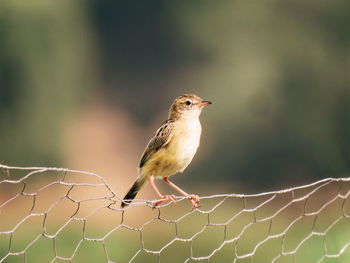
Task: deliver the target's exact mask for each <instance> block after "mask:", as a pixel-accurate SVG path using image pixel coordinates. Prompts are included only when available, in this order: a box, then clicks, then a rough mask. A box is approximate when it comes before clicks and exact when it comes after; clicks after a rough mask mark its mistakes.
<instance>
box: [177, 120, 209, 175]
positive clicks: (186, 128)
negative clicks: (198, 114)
mask: <svg viewBox="0 0 350 263" xmlns="http://www.w3.org/2000/svg"><path fill="white" fill-rule="evenodd" d="M176 128H178V129H177V131H176V134H175V141H174V143H175V148H176V153H175V155H176V159H177V162H178V163H179V165H180V166H182V167H181V169H180V171H183V170H184V169H185V168H186V167H187V166H188V165H189V164H190V162H191V161H192V159H193V157H194V155H195V154H196V151H197V148H198V146H199V141H200V136H201V132H202V128H201V125H200V122H199V120H198V119H197V120H195V121H190V122H184V123H181V124H179V126H178V127H176Z"/></svg>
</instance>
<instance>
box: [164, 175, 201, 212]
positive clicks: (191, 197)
mask: <svg viewBox="0 0 350 263" xmlns="http://www.w3.org/2000/svg"><path fill="white" fill-rule="evenodd" d="M163 181H164V182H165V183H167V184H168V185H169V186H170V187H172V188H174V189H175V190H176V191H177V192H179V193H180V194H182V195H184V196H186V197H187V198H188V199H189V200H190V202H191V204H192V208H193V209H194V208H199V205H198V203H199V196H198V195H191V194H188V193H186V192H185V191H184V190H182V189H180V188H179V187H178V186H177V185H175V184H173V183H172V182H170V181H169V179H168V178H167V177H163Z"/></svg>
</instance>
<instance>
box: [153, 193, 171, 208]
mask: <svg viewBox="0 0 350 263" xmlns="http://www.w3.org/2000/svg"><path fill="white" fill-rule="evenodd" d="M166 201H171V202H173V203H176V196H175V195H164V196H162V197H161V198H160V200H159V201H158V202H156V203H155V204H154V205H153V208H156V207H157V206H159V205H160V204H162V203H163V202H166Z"/></svg>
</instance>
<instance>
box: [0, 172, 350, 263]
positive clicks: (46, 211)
mask: <svg viewBox="0 0 350 263" xmlns="http://www.w3.org/2000/svg"><path fill="white" fill-rule="evenodd" d="M0 170H1V172H0V262H198V261H202V262H334V260H336V261H337V262H350V248H348V247H349V245H350V204H349V193H350V182H349V181H350V178H337V179H334V178H327V179H324V180H320V181H318V182H315V183H312V184H308V185H303V186H299V187H294V188H290V189H286V190H282V191H274V192H266V193H260V194H255V195H243V194H218V195H213V196H204V197H201V207H200V208H199V209H196V210H190V208H189V205H188V203H186V202H184V197H178V201H177V203H176V204H172V203H165V204H163V205H161V206H160V207H158V208H155V209H153V205H152V204H153V203H154V202H155V201H156V200H154V201H146V200H135V202H133V203H132V205H130V206H129V207H127V208H126V209H121V208H120V199H119V197H118V195H117V194H116V193H115V192H114V191H113V189H112V188H111V187H110V186H109V185H108V184H107V183H106V182H105V180H104V179H103V178H102V177H101V176H99V175H97V174H94V173H90V172H84V171H77V170H69V169H62V168H46V167H9V166H5V165H1V166H0Z"/></svg>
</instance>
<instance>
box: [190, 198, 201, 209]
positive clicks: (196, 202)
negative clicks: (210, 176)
mask: <svg viewBox="0 0 350 263" xmlns="http://www.w3.org/2000/svg"><path fill="white" fill-rule="evenodd" d="M187 198H188V199H189V200H190V202H191V204H192V209H196V208H199V207H200V206H199V205H198V203H199V196H198V195H188V196H187Z"/></svg>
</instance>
